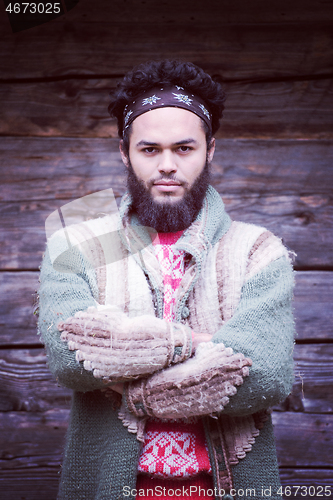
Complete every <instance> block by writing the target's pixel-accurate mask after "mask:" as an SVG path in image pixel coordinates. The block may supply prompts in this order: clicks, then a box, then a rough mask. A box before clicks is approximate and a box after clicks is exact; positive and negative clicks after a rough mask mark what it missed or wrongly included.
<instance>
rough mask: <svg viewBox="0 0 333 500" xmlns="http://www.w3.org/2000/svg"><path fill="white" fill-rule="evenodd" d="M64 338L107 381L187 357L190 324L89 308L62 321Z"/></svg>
mask: <svg viewBox="0 0 333 500" xmlns="http://www.w3.org/2000/svg"><path fill="white" fill-rule="evenodd" d="M58 329H59V330H60V331H62V334H61V338H62V340H64V341H66V342H67V343H68V348H69V349H70V350H71V351H74V350H76V360H77V361H83V366H84V368H85V369H86V370H92V371H93V374H94V376H95V377H96V378H104V379H105V381H106V383H108V382H112V381H114V380H117V379H118V380H119V379H126V378H133V377H138V376H142V375H147V374H150V373H153V372H155V371H157V370H161V369H162V368H165V367H167V366H169V365H170V364H171V363H178V362H180V361H183V360H185V359H187V358H188V357H189V356H190V355H191V350H192V345H191V343H192V331H191V329H190V328H189V327H187V326H185V325H182V324H179V323H170V322H168V321H164V320H162V319H158V318H156V317H155V316H148V315H146V316H136V317H135V318H129V317H128V316H126V314H124V313H123V312H121V311H120V310H119V309H116V308H114V307H99V308H98V309H96V308H94V307H89V308H88V309H87V310H86V311H80V312H77V313H76V314H75V316H74V317H70V318H68V319H67V320H66V321H64V322H60V323H59V324H58Z"/></svg>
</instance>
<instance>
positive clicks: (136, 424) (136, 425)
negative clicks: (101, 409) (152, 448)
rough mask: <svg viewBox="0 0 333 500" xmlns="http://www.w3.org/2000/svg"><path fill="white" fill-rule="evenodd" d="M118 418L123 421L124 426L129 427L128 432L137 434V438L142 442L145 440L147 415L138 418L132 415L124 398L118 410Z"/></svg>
mask: <svg viewBox="0 0 333 500" xmlns="http://www.w3.org/2000/svg"><path fill="white" fill-rule="evenodd" d="M118 418H119V420H121V421H122V423H123V426H124V427H127V430H128V432H130V433H131V434H136V438H137V440H138V441H140V442H141V443H143V442H144V433H145V425H146V421H147V417H143V418H138V417H135V416H134V415H132V414H131V413H130V412H129V411H128V408H127V407H126V405H125V403H124V399H123V403H122V405H121V408H120V410H119V412H118Z"/></svg>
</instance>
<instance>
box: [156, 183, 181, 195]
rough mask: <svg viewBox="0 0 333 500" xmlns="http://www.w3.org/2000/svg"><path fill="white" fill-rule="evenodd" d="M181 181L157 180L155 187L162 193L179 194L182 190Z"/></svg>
mask: <svg viewBox="0 0 333 500" xmlns="http://www.w3.org/2000/svg"><path fill="white" fill-rule="evenodd" d="M181 186H182V185H181V183H180V182H177V181H174V180H171V179H160V180H159V181H155V182H154V184H153V187H154V188H155V189H156V190H157V191H158V192H160V193H161V194H162V193H165V194H167V195H169V194H177V193H179V192H180V191H181Z"/></svg>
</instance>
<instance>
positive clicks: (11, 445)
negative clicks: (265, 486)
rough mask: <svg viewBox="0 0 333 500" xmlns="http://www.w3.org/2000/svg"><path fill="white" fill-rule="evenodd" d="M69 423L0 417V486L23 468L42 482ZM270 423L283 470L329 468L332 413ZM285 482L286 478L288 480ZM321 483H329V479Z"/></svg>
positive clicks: (49, 415) (55, 414) (60, 417)
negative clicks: (308, 467)
mask: <svg viewBox="0 0 333 500" xmlns="http://www.w3.org/2000/svg"><path fill="white" fill-rule="evenodd" d="M67 420H68V411H67V410H62V411H61V410H50V411H48V412H45V413H26V412H7V413H1V414H0V425H1V428H2V429H3V430H4V431H5V432H3V433H2V435H1V438H0V439H1V450H2V457H1V459H0V466H1V469H2V472H1V473H0V484H1V482H4V484H6V481H8V478H10V480H11V481H13V480H16V478H19V477H23V478H26V477H27V468H29V469H31V470H32V471H33V474H31V476H30V477H32V479H35V480H36V476H37V474H38V473H39V477H40V479H41V480H42V481H45V476H44V474H45V473H48V474H49V473H50V472H51V471H52V470H53V471H54V472H57V471H58V470H59V465H60V463H61V460H62V459H61V455H62V450H63V445H64V435H65V431H66V427H67ZM273 422H274V425H275V427H274V432H275V436H276V444H277V452H278V460H279V465H280V466H281V467H287V468H290V467H295V468H296V469H302V468H304V466H306V465H307V464H308V463H311V464H313V465H312V468H311V469H312V472H311V475H312V476H314V477H315V478H317V480H318V476H316V475H315V474H314V473H313V469H314V468H315V467H321V468H322V469H324V472H325V469H326V470H327V469H329V468H330V467H332V465H333V462H332V453H331V447H332V440H333V432H332V425H333V418H332V415H312V414H302V413H290V412H285V413H273ZM291 436H292V439H291ZM318 446H320V449H321V453H320V454H318ZM9 471H10V472H9ZM8 472H9V476H8ZM303 475H304V474H303ZM321 475H324V474H323V473H322V474H321ZM295 476H296V478H297V472H295V473H294V479H295ZM37 477H38V476H37ZM319 477H320V471H319ZM294 479H293V480H294ZM289 480H290V479H289V478H288V479H286V482H287V481H289ZM324 480H327V475H326V478H325V476H324ZM311 482H312V481H311ZM287 484H288V483H287ZM289 484H290V483H289ZM312 484H313V483H312ZM44 498H45V497H44Z"/></svg>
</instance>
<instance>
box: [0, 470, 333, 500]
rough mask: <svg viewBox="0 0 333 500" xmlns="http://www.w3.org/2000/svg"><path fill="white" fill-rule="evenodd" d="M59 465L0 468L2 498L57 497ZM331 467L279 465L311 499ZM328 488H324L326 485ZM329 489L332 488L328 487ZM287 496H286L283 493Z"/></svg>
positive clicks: (288, 481)
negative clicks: (312, 488)
mask: <svg viewBox="0 0 333 500" xmlns="http://www.w3.org/2000/svg"><path fill="white" fill-rule="evenodd" d="M59 472H60V466H59V465H58V467H53V468H46V467H44V468H42V467H38V468H37V470H36V469H30V468H28V467H27V468H26V469H23V468H22V469H20V470H19V471H16V470H13V471H12V470H6V471H5V473H1V471H0V488H1V492H2V498H3V500H45V498H47V499H48V500H56V497H57V491H58V482H59ZM332 476H333V475H332V470H330V469H289V468H280V479H281V483H282V485H283V487H286V486H291V491H292V494H293V496H292V498H300V499H302V500H310V499H311V498H319V497H313V496H306V495H304V493H306V492H307V491H310V493H311V494H312V492H313V490H309V486H315V487H316V488H317V492H318V493H320V491H321V488H320V487H324V488H325V486H328V487H329V486H330V487H331V491H332ZM297 485H301V486H304V487H305V488H308V489H304V488H303V490H298V494H297V495H295V496H294V494H295V493H296V487H297ZM324 491H325V489H324ZM327 491H328V492H329V491H330V490H329V489H328V490H327ZM284 498H287V497H284Z"/></svg>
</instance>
